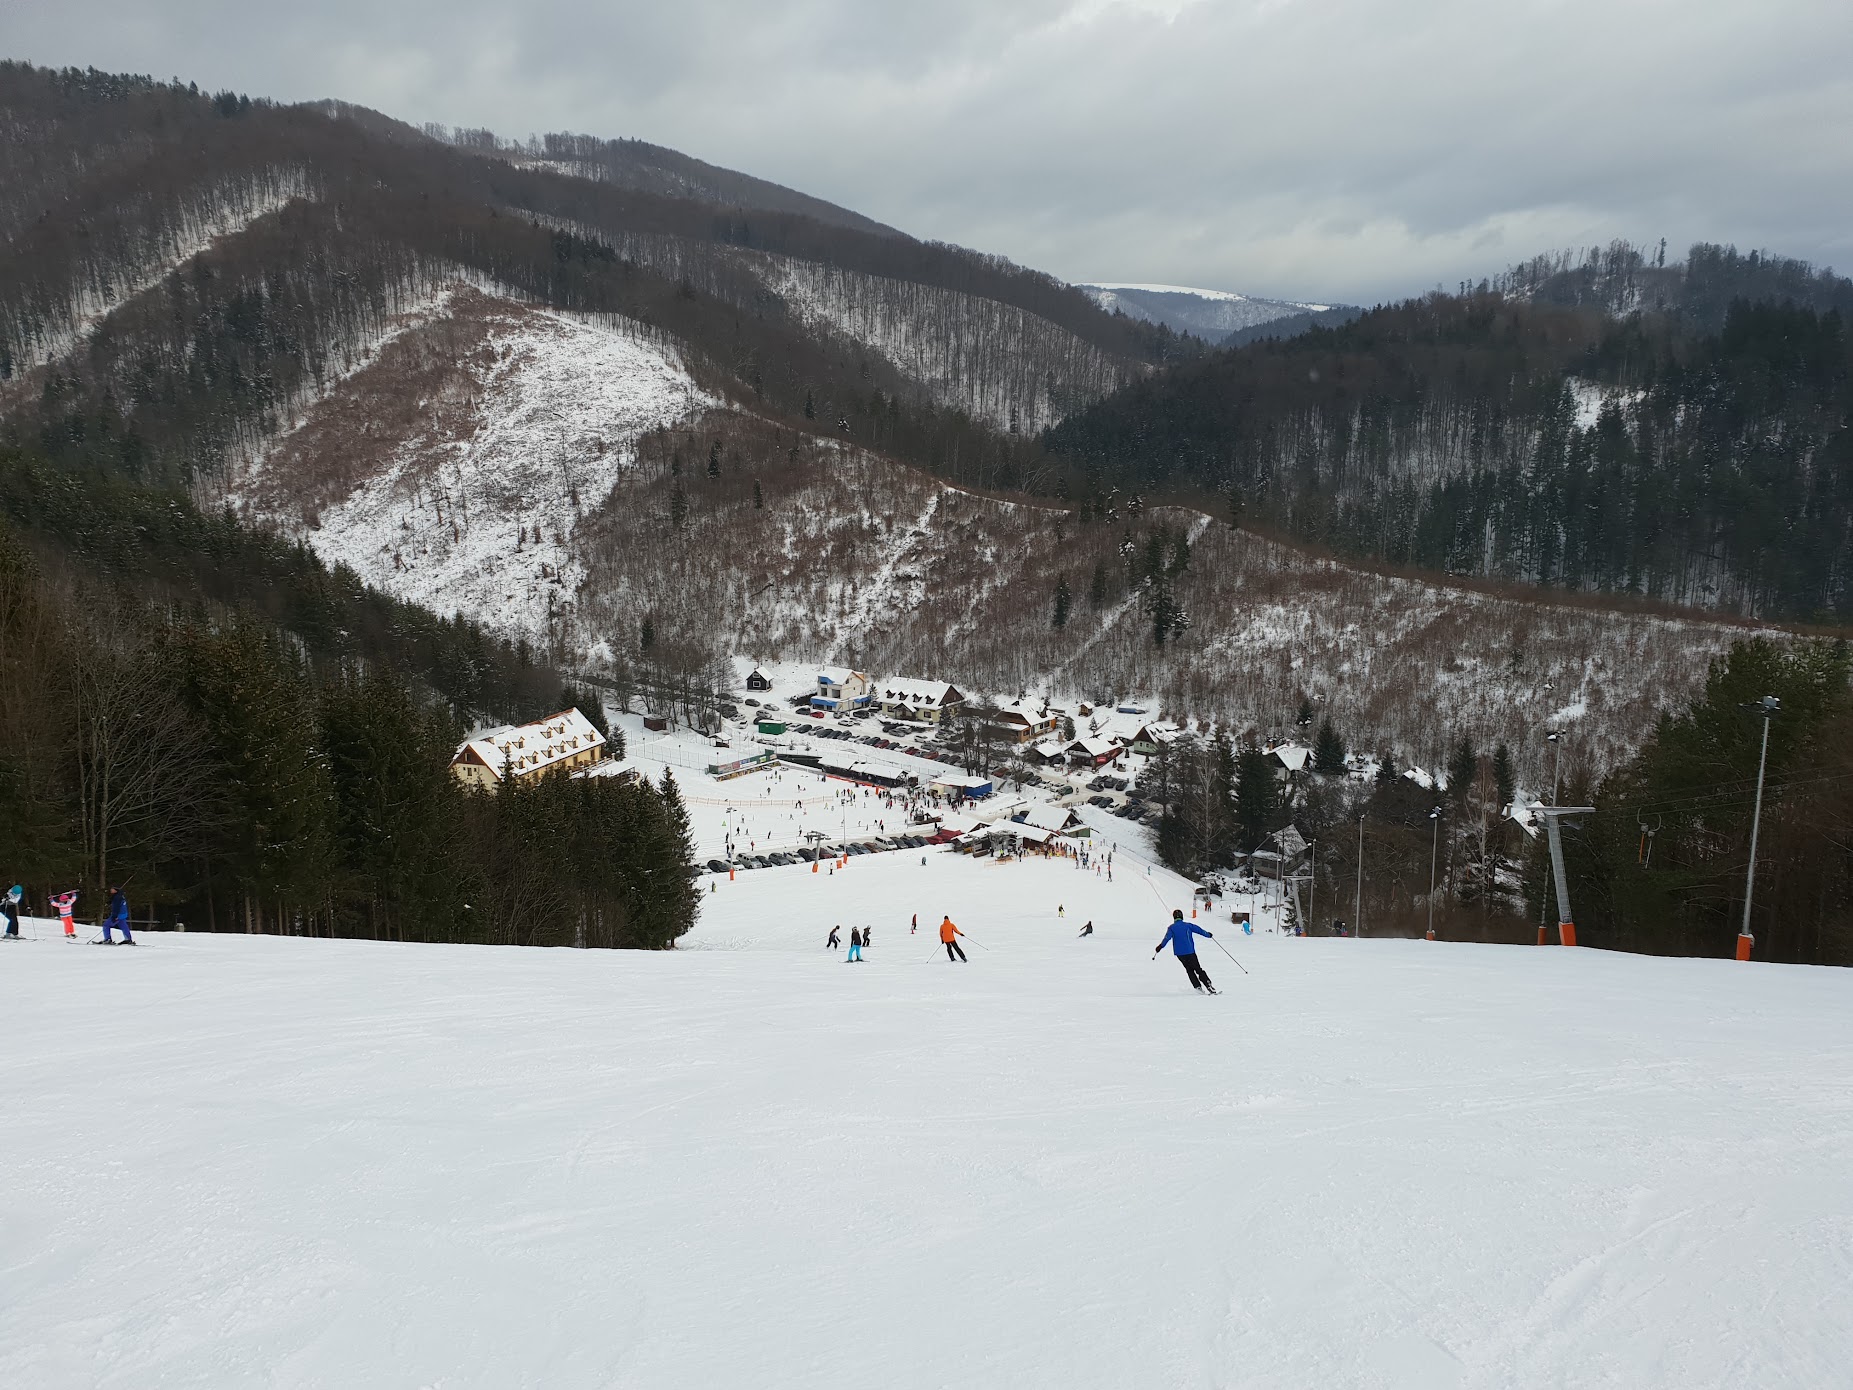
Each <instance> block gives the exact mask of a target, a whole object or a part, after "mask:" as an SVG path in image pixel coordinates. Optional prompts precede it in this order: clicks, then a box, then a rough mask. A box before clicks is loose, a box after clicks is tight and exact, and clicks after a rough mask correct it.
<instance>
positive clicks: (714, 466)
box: [708, 439, 721, 478]
mask: <svg viewBox="0 0 1853 1390" xmlns="http://www.w3.org/2000/svg"><path fill="white" fill-rule="evenodd" d="M708 476H709V477H710V478H718V477H720V476H721V441H720V440H718V439H717V440H715V441H714V442H713V443H712V444H710V445H709V446H708Z"/></svg>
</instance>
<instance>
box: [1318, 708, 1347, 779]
mask: <svg viewBox="0 0 1853 1390" xmlns="http://www.w3.org/2000/svg"><path fill="white" fill-rule="evenodd" d="M1346 751H1347V750H1346V748H1345V741H1344V739H1342V738H1340V737H1339V734H1338V730H1337V729H1335V728H1333V727H1332V721H1331V718H1330V717H1329V716H1328V717H1327V718H1325V719H1321V720H1320V721H1319V734H1318V737H1316V738H1315V739H1314V740H1313V771H1314V772H1317V773H1319V774H1320V775H1322V776H1325V777H1339V776H1342V775H1343V774H1344V771H1345V754H1346Z"/></svg>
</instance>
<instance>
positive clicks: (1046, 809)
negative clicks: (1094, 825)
mask: <svg viewBox="0 0 1853 1390" xmlns="http://www.w3.org/2000/svg"><path fill="white" fill-rule="evenodd" d="M1017 819H1018V820H1019V821H1021V822H1022V823H1023V824H1024V825H1033V826H1035V827H1036V828H1037V829H1039V830H1046V831H1047V832H1048V833H1049V834H1051V835H1067V834H1071V833H1073V832H1075V831H1081V833H1083V834H1085V833H1086V830H1085V829H1084V827H1083V825H1082V821H1081V817H1080V816H1079V815H1078V814H1077V813H1076V811H1075V809H1074V808H1073V807H1072V806H1057V805H1055V804H1054V803H1053V802H1043V803H1042V804H1040V805H1036V806H1031V807H1030V808H1029V809H1028V810H1027V811H1025V812H1023V813H1022V815H1020V816H1018V817H1017Z"/></svg>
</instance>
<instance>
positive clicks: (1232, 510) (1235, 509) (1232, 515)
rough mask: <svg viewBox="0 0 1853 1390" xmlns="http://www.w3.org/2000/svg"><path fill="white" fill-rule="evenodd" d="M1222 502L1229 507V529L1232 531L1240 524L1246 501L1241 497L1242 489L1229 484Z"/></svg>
mask: <svg viewBox="0 0 1853 1390" xmlns="http://www.w3.org/2000/svg"><path fill="white" fill-rule="evenodd" d="M1224 500H1225V501H1226V502H1227V504H1228V507H1229V528H1230V529H1231V530H1234V529H1236V528H1237V527H1239V526H1240V525H1241V524H1242V509H1243V504H1244V503H1245V501H1246V499H1245V498H1244V497H1243V496H1242V489H1241V488H1239V487H1237V486H1235V485H1234V484H1233V483H1231V484H1230V485H1229V491H1228V494H1227V496H1226V497H1225V499H1224Z"/></svg>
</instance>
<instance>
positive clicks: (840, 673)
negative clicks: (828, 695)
mask: <svg viewBox="0 0 1853 1390" xmlns="http://www.w3.org/2000/svg"><path fill="white" fill-rule="evenodd" d="M854 680H859V681H861V682H862V683H863V684H864V685H867V684H868V683H869V678H868V677H867V676H866V675H865V674H863V673H862V672H861V671H855V670H851V669H850V668H849V667H847V666H819V667H818V668H817V683H818V684H819V685H848V684H849V683H850V682H851V681H854Z"/></svg>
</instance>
